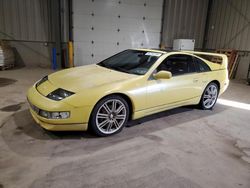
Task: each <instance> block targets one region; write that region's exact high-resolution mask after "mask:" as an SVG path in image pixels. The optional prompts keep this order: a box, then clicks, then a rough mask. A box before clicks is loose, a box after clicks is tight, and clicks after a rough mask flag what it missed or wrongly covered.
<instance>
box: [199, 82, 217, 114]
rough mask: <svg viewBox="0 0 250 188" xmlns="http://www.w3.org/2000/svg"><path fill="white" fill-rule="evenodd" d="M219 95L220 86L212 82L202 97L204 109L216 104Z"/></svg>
mask: <svg viewBox="0 0 250 188" xmlns="http://www.w3.org/2000/svg"><path fill="white" fill-rule="evenodd" d="M217 97H218V86H217V84H215V83H213V82H212V83H210V84H209V85H208V86H207V87H206V89H205V91H204V93H203V95H202V98H201V107H202V108H203V109H211V108H213V106H214V105H215V103H216V101H217Z"/></svg>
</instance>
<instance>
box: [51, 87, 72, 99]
mask: <svg viewBox="0 0 250 188" xmlns="http://www.w3.org/2000/svg"><path fill="white" fill-rule="evenodd" d="M73 94H74V93H73V92H71V91H67V90H64V89H61V88H59V89H57V90H55V91H53V92H51V93H50V94H48V95H47V97H48V98H49V99H52V100H55V101H60V100H62V99H64V98H67V97H69V96H71V95H73Z"/></svg>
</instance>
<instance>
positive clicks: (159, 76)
mask: <svg viewBox="0 0 250 188" xmlns="http://www.w3.org/2000/svg"><path fill="white" fill-rule="evenodd" d="M153 77H154V78H155V79H156V80H159V79H170V78H172V73H171V72H169V71H159V72H157V73H156V74H154V75H153Z"/></svg>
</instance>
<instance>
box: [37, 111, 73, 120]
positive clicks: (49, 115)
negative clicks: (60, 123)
mask: <svg viewBox="0 0 250 188" xmlns="http://www.w3.org/2000/svg"><path fill="white" fill-rule="evenodd" d="M39 115H40V116H42V117H44V118H47V119H67V118H69V116H70V113H69V112H48V111H45V110H40V111H39Z"/></svg>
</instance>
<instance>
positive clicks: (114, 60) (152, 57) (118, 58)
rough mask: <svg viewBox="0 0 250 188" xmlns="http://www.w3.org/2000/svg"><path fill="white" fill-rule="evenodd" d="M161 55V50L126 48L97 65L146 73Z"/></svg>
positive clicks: (131, 72)
mask: <svg viewBox="0 0 250 188" xmlns="http://www.w3.org/2000/svg"><path fill="white" fill-rule="evenodd" d="M161 55H162V53H160V52H148V51H140V50H125V51H123V52H120V53H118V54H116V55H114V56H112V57H110V58H108V59H106V60H104V61H102V62H100V63H98V64H97V65H99V66H102V67H106V68H109V69H113V70H117V71H121V72H126V73H129V74H137V75H144V74H145V73H146V72H147V71H148V70H149V69H150V67H151V66H152V65H153V64H154V63H155V62H156V60H157V59H158V58H159V57H160V56H161Z"/></svg>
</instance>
